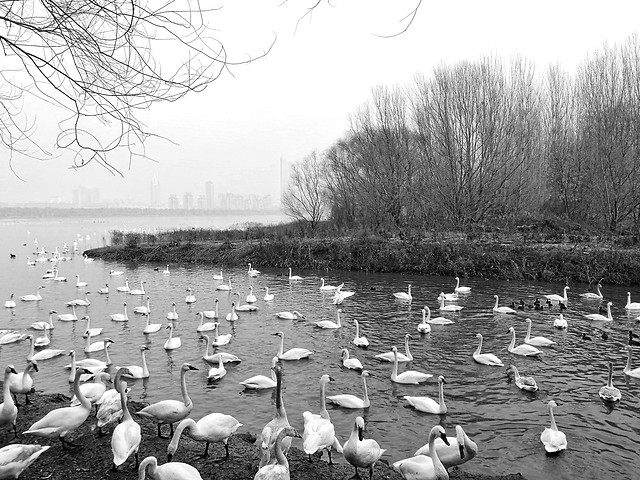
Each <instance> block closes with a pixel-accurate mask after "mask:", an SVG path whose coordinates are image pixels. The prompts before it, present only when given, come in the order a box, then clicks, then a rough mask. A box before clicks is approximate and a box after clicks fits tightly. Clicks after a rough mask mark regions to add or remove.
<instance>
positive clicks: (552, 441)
mask: <svg viewBox="0 0 640 480" xmlns="http://www.w3.org/2000/svg"><path fill="white" fill-rule="evenodd" d="M547 405H548V406H549V417H551V426H550V427H545V429H544V430H543V432H542V433H541V434H540V441H541V442H542V444H543V445H544V449H545V450H546V451H547V452H548V453H556V452H559V451H561V450H565V449H566V448H567V436H566V435H565V434H564V433H563V432H561V431H560V430H558V426H557V425H556V419H555V417H554V416H553V409H554V408H557V407H558V404H557V403H556V402H554V401H553V400H549V403H548V404H547Z"/></svg>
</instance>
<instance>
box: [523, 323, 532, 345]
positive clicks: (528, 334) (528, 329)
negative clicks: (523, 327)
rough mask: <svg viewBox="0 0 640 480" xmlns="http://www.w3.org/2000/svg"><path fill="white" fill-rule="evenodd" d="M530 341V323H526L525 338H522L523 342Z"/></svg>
mask: <svg viewBox="0 0 640 480" xmlns="http://www.w3.org/2000/svg"><path fill="white" fill-rule="evenodd" d="M530 339H531V322H527V336H526V337H524V341H525V342H526V341H527V340H530Z"/></svg>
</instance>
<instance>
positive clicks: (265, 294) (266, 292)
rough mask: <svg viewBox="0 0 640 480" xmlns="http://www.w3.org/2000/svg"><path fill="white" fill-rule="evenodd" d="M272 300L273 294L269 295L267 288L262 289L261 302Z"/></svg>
mask: <svg viewBox="0 0 640 480" xmlns="http://www.w3.org/2000/svg"><path fill="white" fill-rule="evenodd" d="M274 298H275V296H274V295H273V293H269V287H264V298H263V300H264V301H265V302H272V301H273V299H274Z"/></svg>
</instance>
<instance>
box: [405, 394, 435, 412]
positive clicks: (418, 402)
mask: <svg viewBox="0 0 640 480" xmlns="http://www.w3.org/2000/svg"><path fill="white" fill-rule="evenodd" d="M404 399H405V400H406V401H407V402H409V405H411V406H412V407H413V408H415V409H416V410H419V411H420V412H425V413H439V412H440V404H439V403H438V402H436V401H435V400H434V399H432V398H429V397H410V396H405V397H404Z"/></svg>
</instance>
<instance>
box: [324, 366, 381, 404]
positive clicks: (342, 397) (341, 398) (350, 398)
mask: <svg viewBox="0 0 640 480" xmlns="http://www.w3.org/2000/svg"><path fill="white" fill-rule="evenodd" d="M368 376H369V372H368V371H367V370H363V371H362V373H361V374H360V377H361V378H362V398H358V397H356V396H355V395H351V394H350V393H343V394H339V395H331V396H328V397H327V400H329V402H331V403H333V404H335V405H338V406H340V407H343V408H369V406H370V405H371V402H370V400H369V391H368V390H367V377H368Z"/></svg>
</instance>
